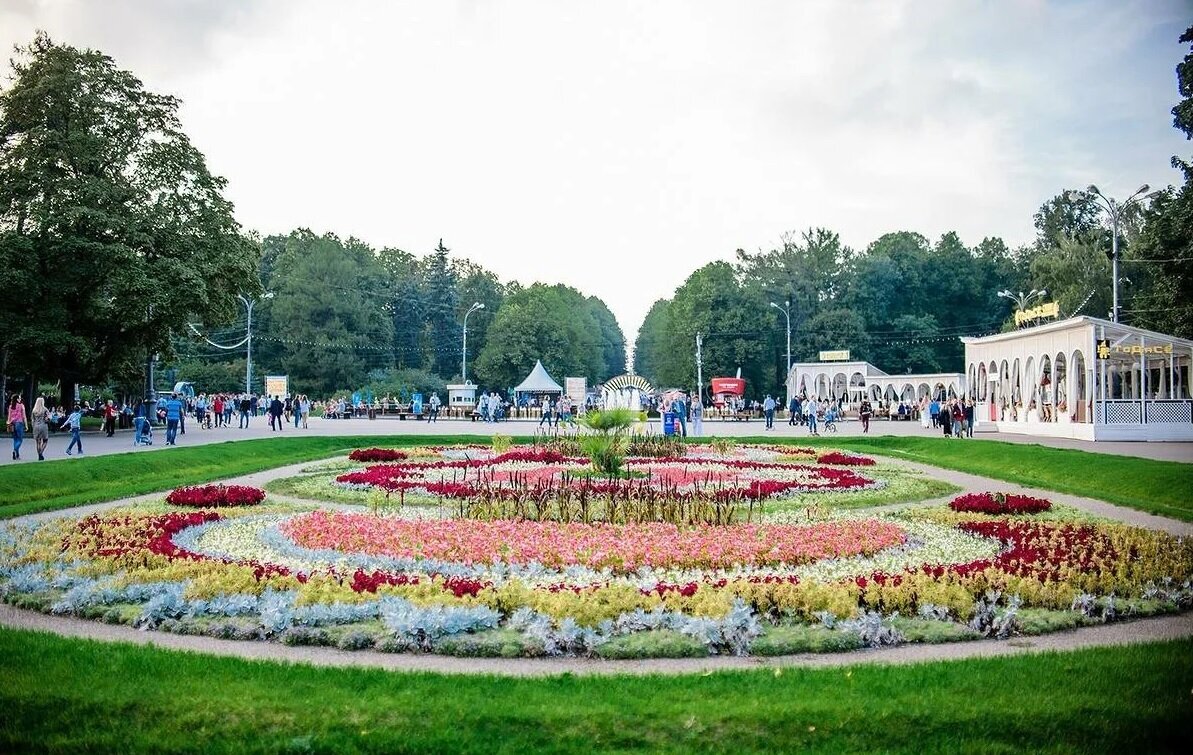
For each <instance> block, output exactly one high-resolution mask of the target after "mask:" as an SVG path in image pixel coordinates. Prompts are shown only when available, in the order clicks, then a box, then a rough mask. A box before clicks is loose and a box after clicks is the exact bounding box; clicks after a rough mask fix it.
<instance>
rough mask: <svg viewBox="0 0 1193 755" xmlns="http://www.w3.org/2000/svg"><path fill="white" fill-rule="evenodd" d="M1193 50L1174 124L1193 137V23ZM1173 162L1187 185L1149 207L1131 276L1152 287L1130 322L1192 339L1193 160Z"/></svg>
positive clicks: (1191, 41)
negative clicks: (1136, 260) (1145, 281)
mask: <svg viewBox="0 0 1193 755" xmlns="http://www.w3.org/2000/svg"><path fill="white" fill-rule="evenodd" d="M1180 42H1181V44H1184V45H1189V46H1190V48H1189V51H1188V52H1187V53H1186V54H1185V57H1184V59H1183V60H1182V61H1181V62H1180V63H1179V64H1178V65H1177V67H1176V76H1177V91H1178V92H1179V93H1180V96H1181V100H1180V102H1178V103H1177V104H1176V105H1175V106H1174V107H1173V108H1172V125H1173V126H1174V127H1175V128H1177V129H1178V130H1179V131H1181V132H1182V133H1183V134H1184V135H1185V138H1186V139H1193V27H1189V28H1188V29H1186V30H1185V33H1184V34H1182V35H1181V38H1180ZM1172 166H1173V167H1174V168H1176V169H1177V170H1179V171H1181V173H1182V175H1183V176H1184V179H1185V181H1184V183H1183V184H1182V185H1181V186H1180V187H1179V188H1169V189H1167V190H1165V191H1163V192H1161V193H1160V194H1159V195H1157V196H1156V197H1155V198H1154V199H1153V201H1152V203H1151V206H1150V207H1149V208H1148V211H1147V213H1146V217H1145V225H1144V228H1143V232H1142V233H1141V238H1140V244H1139V245H1138V247H1137V248H1138V254H1136V255H1131V256H1133V257H1135V259H1138V260H1147V261H1139V262H1136V263H1135V264H1133V265H1132V264H1128V265H1127V270H1128V271H1129V272H1128V274H1129V275H1131V276H1135V277H1139V278H1141V279H1143V278H1144V277H1145V276H1146V280H1147V281H1148V287H1147V289H1146V290H1145V292H1144V293H1143V294H1142V295H1140V296H1138V297H1136V298H1135V299H1133V300H1132V302H1131V303H1130V304H1129V305H1128V307H1127V310H1126V313H1125V317H1126V320H1127V322H1130V323H1132V324H1134V325H1140V326H1142V327H1145V328H1150V329H1152V330H1158V331H1160V332H1162V333H1171V334H1173V335H1177V336H1180V337H1182V338H1193V164H1190V163H1189V162H1187V161H1185V160H1183V159H1181V158H1180V157H1176V156H1174V157H1173V158H1172Z"/></svg>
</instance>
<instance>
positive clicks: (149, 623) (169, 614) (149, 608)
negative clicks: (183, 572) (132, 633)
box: [135, 582, 187, 629]
mask: <svg viewBox="0 0 1193 755" xmlns="http://www.w3.org/2000/svg"><path fill="white" fill-rule="evenodd" d="M183 589H184V588H183V585H182V583H181V582H174V583H165V584H164V585H163V587H162V588H161V589H160V590H159V591H158V592H157V593H156V594H155V595H154V596H153V597H152V598H150V599H149V600H148V601H146V603H145V605H144V606H142V607H141V615H140V616H139V617H138V618H137V620H136V622H135V625H136V626H138V627H141V628H142V629H152V628H154V627H156V626H157V625H159V624H161V623H162V622H163V621H165V620H166V619H180V618H182V617H183V616H184V615H185V614H186V610H187V605H186V600H185V599H184V598H183V597H182V591H183Z"/></svg>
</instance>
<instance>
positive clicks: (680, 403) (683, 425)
mask: <svg viewBox="0 0 1193 755" xmlns="http://www.w3.org/2000/svg"><path fill="white" fill-rule="evenodd" d="M671 411H673V412H675V416H677V417H679V432H680V437H681V438H686V437H688V402H687V401H686V400H685V398H684V396H683V394H680V395H679V397H678V398H676V399H675V403H673V404H672V405H671Z"/></svg>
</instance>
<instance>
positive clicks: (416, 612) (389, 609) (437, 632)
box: [379, 598, 501, 650]
mask: <svg viewBox="0 0 1193 755" xmlns="http://www.w3.org/2000/svg"><path fill="white" fill-rule="evenodd" d="M379 613H380V616H381V621H382V622H383V623H384V624H385V628H386V629H388V630H389V631H390V632H391V633H392V634H393V636H394V639H396V640H397V641H398V643H399V644H400V645H402V646H404V647H408V648H412V649H418V650H431V649H432V646H433V644H434V642H435V640H437V639H439V638H440V637H445V636H448V635H453V634H459V633H461V632H476V631H479V630H482V629H495V628H496V627H497V622H498V620H499V619H500V618H501V615H500V614H499V613H497V612H496V611H494V610H493V609H492V608H489V607H487V606H470V607H460V606H416V605H414V604H413V603H410V602H409V601H406V600H402V599H401V598H385V599H384V600H382V601H381V606H380V609H379Z"/></svg>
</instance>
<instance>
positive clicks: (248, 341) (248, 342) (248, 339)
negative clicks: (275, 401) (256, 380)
mask: <svg viewBox="0 0 1193 755" xmlns="http://www.w3.org/2000/svg"><path fill="white" fill-rule="evenodd" d="M236 298H237V299H240V303H241V304H243V305H244V308H245V310H246V312H247V313H248V317H247V320H246V327H245V334H244V338H242V339H240V340H239V341H237V342H236V343H231V344H223V343H216V342H215V341H213V340H211V339H210V338H208V337H207V336H205V335H203V334H202V333H200V332H199V329H198V328H196V327H195V326H194V325H191V326H190V329H191V330H193V331H194V332H195V335H197V336H199V337H200V338H202V339H203V340H204V341H206V342H207V343H209V344H211V345H212V346H214V347H216V348H217V349H223V350H224V351H231V350H232V349H239V348H240V347H241V346H244V347H246V348H245V360H244V392H245V393H252V392H253V388H252V386H253V307H254V306H256V304H257V302H259V301H261V299H272V298H273V292H272V291H266V292H265V293H263V294H261V298H260V299H250V298H248V297H247V296H245V295H244V294H237V295H236ZM188 324H189V323H188ZM151 374H152V373H151Z"/></svg>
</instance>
